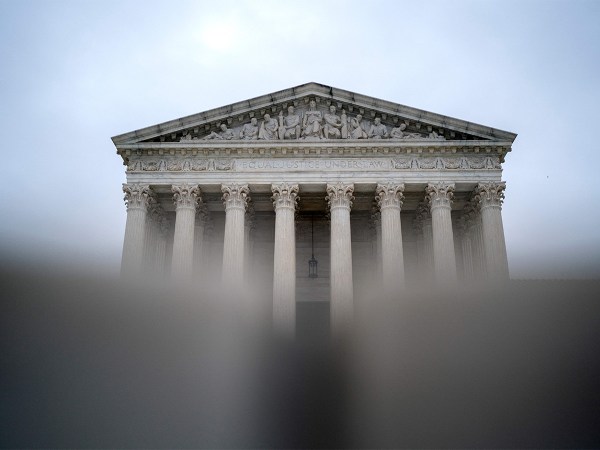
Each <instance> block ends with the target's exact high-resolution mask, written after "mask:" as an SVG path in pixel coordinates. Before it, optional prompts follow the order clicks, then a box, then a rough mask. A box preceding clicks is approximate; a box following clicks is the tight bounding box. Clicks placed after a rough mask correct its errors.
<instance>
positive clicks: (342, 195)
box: [325, 182, 354, 210]
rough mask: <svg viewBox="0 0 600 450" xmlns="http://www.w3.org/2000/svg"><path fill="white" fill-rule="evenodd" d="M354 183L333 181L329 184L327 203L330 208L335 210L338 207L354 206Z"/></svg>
mask: <svg viewBox="0 0 600 450" xmlns="http://www.w3.org/2000/svg"><path fill="white" fill-rule="evenodd" d="M353 193H354V184H352V183H343V182H339V183H333V184H327V197H325V200H327V203H328V205H329V209H330V210H333V209H336V208H345V209H348V210H350V208H352V200H354V196H353V195H352V194H353Z"/></svg>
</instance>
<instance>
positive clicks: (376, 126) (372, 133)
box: [369, 117, 388, 139]
mask: <svg viewBox="0 0 600 450" xmlns="http://www.w3.org/2000/svg"><path fill="white" fill-rule="evenodd" d="M387 137H388V133H387V128H386V126H385V125H384V124H382V123H381V119H380V118H379V117H375V121H374V123H373V125H371V129H370V130H369V139H385V138H387Z"/></svg>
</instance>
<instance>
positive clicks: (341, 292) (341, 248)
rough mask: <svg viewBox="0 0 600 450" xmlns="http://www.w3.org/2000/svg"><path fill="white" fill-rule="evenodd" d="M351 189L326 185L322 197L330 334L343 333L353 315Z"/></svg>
mask: <svg viewBox="0 0 600 450" xmlns="http://www.w3.org/2000/svg"><path fill="white" fill-rule="evenodd" d="M353 192H354V185H353V184H347V183H341V182H339V183H335V184H327V197H326V199H327V201H328V204H329V211H330V214H331V265H330V270H331V279H330V283H331V285H330V286H331V304H330V308H331V333H332V335H333V336H334V337H338V336H340V335H343V334H344V330H346V329H347V328H348V327H350V326H351V324H352V320H353V314H354V288H353V284H352V246H351V235H350V208H351V207H352V200H353V199H354V196H353V195H352V193H353Z"/></svg>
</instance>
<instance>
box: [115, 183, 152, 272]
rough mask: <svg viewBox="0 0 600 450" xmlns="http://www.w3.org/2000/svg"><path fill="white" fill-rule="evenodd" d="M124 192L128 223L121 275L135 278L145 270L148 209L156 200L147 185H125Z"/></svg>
mask: <svg viewBox="0 0 600 450" xmlns="http://www.w3.org/2000/svg"><path fill="white" fill-rule="evenodd" d="M123 192H124V193H125V204H126V206H127V222H126V224H125V240H124V241H123V255H122V258H121V275H123V276H127V277H135V276H139V275H140V274H141V273H142V270H143V266H144V256H145V255H144V247H145V245H144V244H145V242H146V225H147V223H146V222H147V215H148V208H149V207H150V206H151V205H153V204H154V203H155V202H156V200H155V198H154V195H153V193H152V191H151V190H150V186H149V185H147V184H123Z"/></svg>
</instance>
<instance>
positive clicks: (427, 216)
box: [417, 202, 433, 282]
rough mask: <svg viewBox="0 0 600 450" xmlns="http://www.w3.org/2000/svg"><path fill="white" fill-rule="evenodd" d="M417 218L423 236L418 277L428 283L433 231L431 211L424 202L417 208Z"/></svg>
mask: <svg viewBox="0 0 600 450" xmlns="http://www.w3.org/2000/svg"><path fill="white" fill-rule="evenodd" d="M417 217H419V218H420V220H421V229H422V234H423V253H422V260H420V264H419V269H420V270H421V274H420V275H421V280H422V281H425V282H428V281H430V280H431V278H432V274H433V230H432V227H431V211H430V210H429V205H428V204H427V203H426V202H421V203H419V205H418V206H417Z"/></svg>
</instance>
